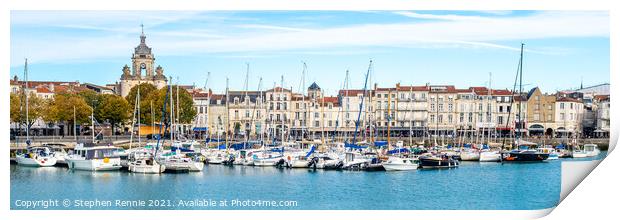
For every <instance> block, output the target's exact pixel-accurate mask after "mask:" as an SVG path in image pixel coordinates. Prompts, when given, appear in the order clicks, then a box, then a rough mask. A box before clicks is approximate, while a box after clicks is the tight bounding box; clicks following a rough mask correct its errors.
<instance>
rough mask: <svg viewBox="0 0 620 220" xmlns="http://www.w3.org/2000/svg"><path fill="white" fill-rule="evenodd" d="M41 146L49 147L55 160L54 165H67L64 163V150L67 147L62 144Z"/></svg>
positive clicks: (65, 154)
mask: <svg viewBox="0 0 620 220" xmlns="http://www.w3.org/2000/svg"><path fill="white" fill-rule="evenodd" d="M43 146H46V147H50V148H51V149H52V150H53V151H54V157H55V158H56V165H67V162H66V161H65V157H66V156H67V151H65V148H66V147H67V146H66V145H64V144H53V143H49V144H44V145H43Z"/></svg>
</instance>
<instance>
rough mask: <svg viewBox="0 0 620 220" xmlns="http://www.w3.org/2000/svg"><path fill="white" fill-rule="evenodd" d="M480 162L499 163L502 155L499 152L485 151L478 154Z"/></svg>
mask: <svg viewBox="0 0 620 220" xmlns="http://www.w3.org/2000/svg"><path fill="white" fill-rule="evenodd" d="M479 161H480V162H500V161H502V154H501V153H500V152H499V151H491V150H485V151H481V152H480V159H479Z"/></svg>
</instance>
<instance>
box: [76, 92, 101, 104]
mask: <svg viewBox="0 0 620 220" xmlns="http://www.w3.org/2000/svg"><path fill="white" fill-rule="evenodd" d="M78 95H79V96H80V97H82V99H84V101H85V102H86V104H88V106H90V107H91V108H96V107H97V106H99V103H101V99H102V95H101V94H99V93H97V92H95V91H93V90H90V89H88V90H84V91H81V92H79V93H78Z"/></svg>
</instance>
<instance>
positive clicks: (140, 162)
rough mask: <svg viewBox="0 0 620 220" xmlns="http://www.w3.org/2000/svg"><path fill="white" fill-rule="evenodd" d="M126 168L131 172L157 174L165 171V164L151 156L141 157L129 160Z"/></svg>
mask: <svg viewBox="0 0 620 220" xmlns="http://www.w3.org/2000/svg"><path fill="white" fill-rule="evenodd" d="M128 165H129V167H128V168H127V169H128V170H129V172H132V173H144V174H159V173H163V172H164V171H166V165H163V164H160V163H159V162H157V160H154V159H153V157H142V158H138V159H135V160H134V161H131V162H129V164H128Z"/></svg>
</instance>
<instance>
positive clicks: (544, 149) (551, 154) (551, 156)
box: [536, 145, 560, 160]
mask: <svg viewBox="0 0 620 220" xmlns="http://www.w3.org/2000/svg"><path fill="white" fill-rule="evenodd" d="M536 151H537V152H539V153H543V154H549V157H548V158H547V160H557V159H560V154H559V153H558V152H557V151H556V149H555V148H553V147H551V146H549V145H546V146H543V147H539V148H536Z"/></svg>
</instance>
